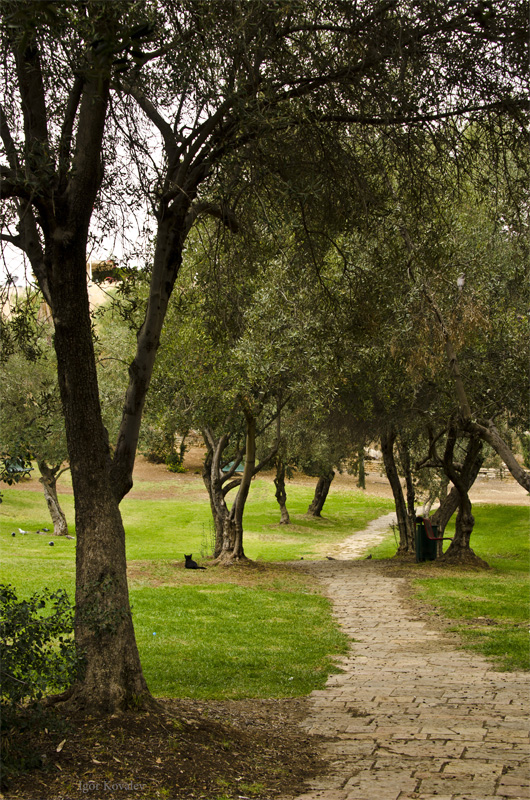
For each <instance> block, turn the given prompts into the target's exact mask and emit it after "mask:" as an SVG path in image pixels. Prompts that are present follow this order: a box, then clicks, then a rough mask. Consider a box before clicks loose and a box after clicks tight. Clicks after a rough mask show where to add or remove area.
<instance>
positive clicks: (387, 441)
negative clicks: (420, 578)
mask: <svg viewBox="0 0 530 800" xmlns="http://www.w3.org/2000/svg"><path fill="white" fill-rule="evenodd" d="M395 441H396V432H395V431H394V430H393V429H390V430H389V431H386V432H385V433H383V434H382V436H381V452H382V453H383V463H384V465H385V471H386V476H387V478H388V482H389V483H390V487H391V489H392V494H393V495H394V503H395V505H396V516H397V521H398V529H399V546H398V550H397V555H410V554H412V553H414V552H415V533H416V520H415V518H414V517H413V518H411V517H410V515H409V514H408V512H407V505H406V502H405V497H404V495H403V487H402V486H401V480H400V477H399V473H398V469H397V466H396V459H395V457H394V443H395Z"/></svg>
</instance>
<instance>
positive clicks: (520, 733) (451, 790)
mask: <svg viewBox="0 0 530 800" xmlns="http://www.w3.org/2000/svg"><path fill="white" fill-rule="evenodd" d="M386 524H387V525H388V520H387V521H386ZM374 527H377V526H372V529H371V531H369V533H368V535H370V536H371V535H373V532H374V531H373V528H374ZM357 536H358V544H359V548H357V554H359V549H360V550H362V548H360V543H361V542H362V539H363V537H362V536H359V535H357ZM350 544H352V543H351V542H350ZM354 549H355V548H354ZM350 552H352V548H350V549H348V548H347V547H346V548H345V549H344V550H343V551H342V556H344V554H345V553H350ZM335 557H336V558H339V559H340V551H336V556H335ZM304 568H308V569H310V570H311V572H312V573H313V574H316V575H317V577H318V578H319V579H320V580H321V581H322V582H323V584H324V586H325V588H326V591H327V593H328V595H329V597H330V598H331V599H332V601H333V604H334V609H335V614H336V616H337V618H338V620H339V623H340V625H341V626H342V627H343V629H344V630H345V631H346V632H347V633H348V634H349V635H350V636H351V637H353V639H354V640H355V641H354V642H353V643H352V649H351V653H350V655H349V656H347V657H345V658H344V659H343V660H342V661H341V663H340V666H341V668H342V669H343V670H344V672H343V673H341V674H338V675H332V676H331V677H330V678H329V680H328V682H327V686H326V688H325V689H323V690H321V691H316V692H313V694H312V696H311V712H310V715H309V717H308V718H307V719H306V720H305V722H304V728H305V729H306V730H307V731H309V732H311V733H314V734H321V735H323V736H325V737H328V738H327V740H326V741H325V743H324V745H323V754H324V756H325V757H326V758H327V759H329V761H330V762H331V767H330V771H329V774H327V775H326V776H325V777H322V778H320V779H315V780H314V781H313V782H312V785H311V786H310V788H309V789H308V791H307V792H306V793H305V794H303V795H302V796H300V797H299V798H298V800H402V799H403V798H417V799H418V800H493V799H494V798H495V799H498V798H512V800H513V798H518V799H519V800H523V799H524V800H528V798H529V797H530V791H529V783H528V777H529V771H528V756H529V752H530V749H529V725H528V714H529V708H530V702H529V698H530V676H529V675H528V674H526V673H499V672H496V671H495V670H494V669H493V667H492V666H491V665H490V664H488V662H487V661H486V660H485V659H483V658H482V657H481V656H479V655H476V654H474V653H470V652H465V651H462V650H459V649H458V648H457V646H456V641H455V640H454V639H452V638H451V637H450V636H448V635H447V634H444V633H443V632H441V631H437V630H434V629H433V628H432V627H430V626H429V623H428V622H425V621H424V620H422V619H419V618H418V617H417V616H415V613H414V610H413V609H412V607H411V606H410V605H409V603H408V601H407V600H406V596H405V593H404V592H403V591H402V590H403V586H404V584H405V580H404V579H400V578H395V577H393V576H390V575H386V574H385V571H384V569H383V568H382V567H381V566H378V565H377V563H376V562H373V561H366V560H361V561H347V560H333V561H323V562H313V563H312V564H311V563H307V562H306V564H305V566H304Z"/></svg>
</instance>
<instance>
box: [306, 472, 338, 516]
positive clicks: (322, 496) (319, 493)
mask: <svg viewBox="0 0 530 800" xmlns="http://www.w3.org/2000/svg"><path fill="white" fill-rule="evenodd" d="M334 477H335V471H334V470H332V469H330V471H329V472H328V473H326V475H321V476H320V478H319V479H318V481H317V485H316V487H315V494H314V497H313V500H312V501H311V504H310V506H309V508H308V509H307V513H308V514H311V516H312V517H320V516H322V509H323V508H324V503H325V502H326V498H327V496H328V492H329V487H330V486H331V481H332V480H333V478H334Z"/></svg>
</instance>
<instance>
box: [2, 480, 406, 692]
mask: <svg viewBox="0 0 530 800" xmlns="http://www.w3.org/2000/svg"><path fill="white" fill-rule="evenodd" d="M136 486H137V487H138V488H140V489H142V488H143V485H142V483H139V484H136ZM197 486H198V487H199V488H200V486H201V484H200V483H197ZM186 488H187V490H188V491H187V492H183V493H182V497H179V498H178V499H164V500H146V499H138V498H126V499H125V500H124V501H123V503H122V513H123V518H124V523H125V528H126V532H127V557H128V564H129V570H130V580H129V585H130V594H131V603H132V606H133V616H134V623H135V629H136V634H137V639H138V646H139V649H140V655H141V659H142V664H143V666H144V671H145V675H146V678H147V681H148V683H149V686H150V688H151V690H152V691H153V693H154V694H155V695H157V696H170V697H171V696H178V697H195V698H213V697H216V698H237V697H286V696H299V695H301V694H307V693H308V692H310V691H312V689H314V688H318V687H321V686H323V685H324V683H325V681H326V678H327V675H328V674H329V673H330V672H332V671H334V669H335V668H334V666H333V661H332V656H333V655H334V654H339V653H343V652H345V650H346V647H347V639H346V637H345V636H344V635H343V634H341V633H339V631H338V628H337V626H336V624H335V622H334V621H333V618H332V616H331V609H330V604H329V601H328V600H326V599H325V598H323V597H321V596H320V595H319V594H318V592H317V590H316V586H315V584H314V582H313V581H312V579H311V578H310V577H309V576H307V575H305V574H303V573H300V572H296V571H294V572H293V571H292V570H289V569H287V568H282V567H281V562H283V561H287V560H293V559H294V560H299V559H302V558H304V559H310V558H316V557H321V556H322V553H324V552H325V551H326V548H327V547H328V546H329V545H331V544H332V543H333V542H336V541H341V540H342V539H344V538H345V537H346V536H348V535H351V534H352V533H354V532H355V531H356V530H359V529H362V528H363V527H364V526H365V525H366V523H367V522H368V521H370V520H371V519H374V518H376V517H378V516H380V515H381V514H383V513H386V512H387V511H388V510H389V509H390V508H391V505H392V504H391V503H390V502H389V501H385V500H381V499H379V498H373V497H369V496H366V495H365V494H363V493H362V492H360V491H355V490H347V489H345V488H343V487H338V488H337V489H335V490H334V487H332V492H331V493H330V497H329V498H328V503H327V506H326V508H325V516H324V518H323V519H321V520H318V519H308V518H307V517H306V516H305V513H306V511H307V507H308V505H309V502H310V501H311V499H312V492H313V486H312V485H311V484H308V485H301V486H300V485H291V486H289V509H290V512H291V518H292V521H293V524H292V525H290V526H280V525H279V510H278V506H277V503H276V501H275V498H274V487H273V484H272V483H271V481H267V480H265V479H261V480H256V481H254V482H253V484H252V490H251V495H250V497H249V501H248V504H247V509H246V512H245V551H246V553H247V555H248V556H249V557H250V558H251V559H253V560H255V561H256V562H257V564H258V566H257V567H255V568H246V567H235V568H233V569H229V570H227V569H225V568H209V569H208V570H207V571H206V572H190V571H189V570H184V569H183V564H184V553H193V554H194V556H195V557H196V558H199V559H200V558H201V556H207V555H208V554H209V553H210V552H211V545H212V524H211V516H210V509H209V505H208V501H207V499H206V495H205V496H204V498H202V499H201V498H200V497H198V498H197V499H189V498H188V497H187V495H189V494H190V493H191V492H190V489H189V486H187V487H186ZM3 493H4V502H3V503H2V505H0V543H1V548H2V568H1V573H0V574H1V580H2V581H3V582H9V583H11V584H13V585H14V586H15V587H16V589H17V593H18V595H19V596H27V595H29V594H31V593H32V592H35V591H38V590H40V589H42V588H43V587H44V586H47V587H48V588H50V589H55V588H59V587H62V588H64V589H66V590H67V591H68V593H69V594H70V595H71V597H73V596H74V586H75V541H74V540H69V539H62V538H60V539H57V538H56V539H53V541H54V545H53V547H51V546H50V545H49V542H50V541H51V540H52V538H51V536H36V535H34V534H28V535H25V536H24V535H21V534H19V532H18V528H19V527H20V528H23V529H24V530H29V531H35V530H37V529H38V528H42V527H43V526H44V525H47V526H48V527H49V522H47V511H46V505H45V502H44V498H43V496H42V495H41V494H40V492H32V491H31V492H30V491H21V490H19V489H5V490H4V492H3ZM195 495H197V492H195V493H194V496H195ZM61 502H62V504H63V506H64V510H65V512H66V514H67V518H68V520H69V521H70V522H71V521H72V520H73V499H72V497H71V495H61ZM70 529H71V531H73V526H72V525H70ZM12 531H15V532H16V536H14V537H12V536H11V532H12ZM271 562H276V563H275V564H273V563H271ZM278 562H279V566H278Z"/></svg>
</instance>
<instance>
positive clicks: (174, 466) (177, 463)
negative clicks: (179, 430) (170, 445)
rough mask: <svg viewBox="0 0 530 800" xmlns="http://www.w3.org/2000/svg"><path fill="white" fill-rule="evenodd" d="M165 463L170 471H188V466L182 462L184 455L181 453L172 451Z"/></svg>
mask: <svg viewBox="0 0 530 800" xmlns="http://www.w3.org/2000/svg"><path fill="white" fill-rule="evenodd" d="M165 465H166V467H167V468H168V471H169V472H179V473H184V472H186V468H185V466H184V465H183V463H182V456H181V455H180V453H170V455H169V456H168V457H167V458H166V460H165Z"/></svg>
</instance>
